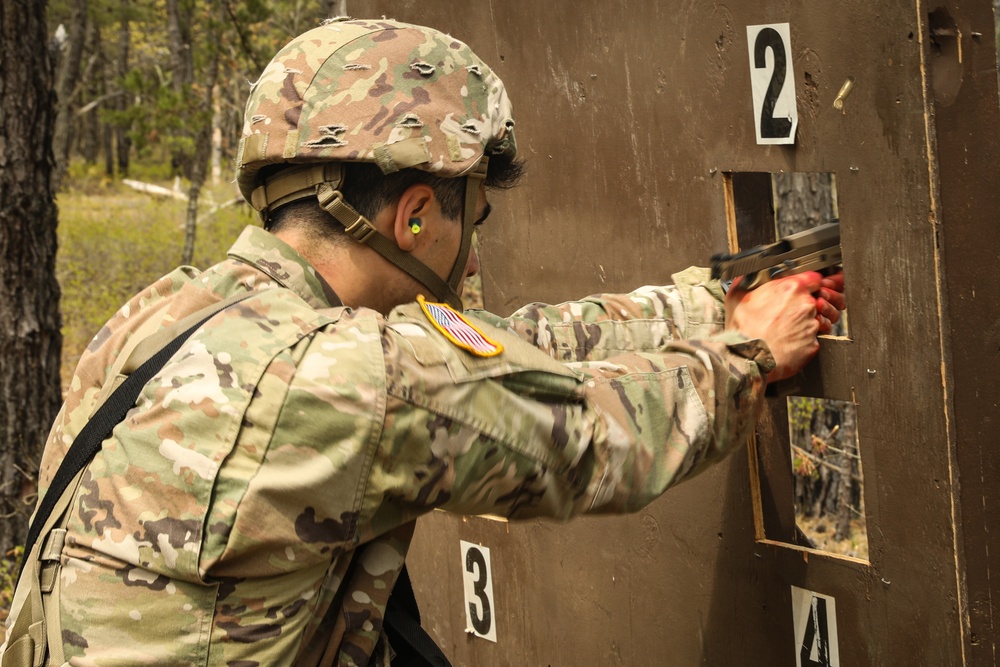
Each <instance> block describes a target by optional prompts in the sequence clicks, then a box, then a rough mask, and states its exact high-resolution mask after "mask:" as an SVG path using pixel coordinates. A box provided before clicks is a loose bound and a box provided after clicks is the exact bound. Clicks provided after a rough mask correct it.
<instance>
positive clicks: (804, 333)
mask: <svg viewBox="0 0 1000 667" xmlns="http://www.w3.org/2000/svg"><path fill="white" fill-rule="evenodd" d="M822 279H823V277H822V276H821V275H820V274H818V273H816V272H815V271H807V272H806V273H800V274H797V275H794V276H789V277H788V278H780V279H777V280H772V281H770V282H767V283H764V284H763V285H761V286H760V287H758V288H757V289H754V290H751V291H747V290H742V289H740V287H739V283H738V282H737V281H734V282H733V285H732V287H731V288H730V289H729V293H728V294H726V328H727V329H736V330H737V331H739V332H740V333H742V334H743V335H744V336H747V337H749V338H760V339H762V340H763V341H764V342H766V343H767V346H768V348H770V350H771V354H772V355H773V356H774V361H775V363H776V366H775V368H774V370H773V371H771V372H770V373H768V375H767V381H768V382H775V381H777V380H784V379H786V378H790V377H792V376H794V375H795V374H796V373H798V372H799V371H800V370H802V367H803V366H805V365H806V364H807V363H808V362H809V360H810V359H812V358H813V357H814V356H816V353H817V352H818V351H819V341H818V340H817V339H816V336H817V335H818V334H819V330H820V324H819V321H818V320H817V310H816V307H817V304H816V298H815V297H814V296H813V294H815V293H816V292H818V291H819V288H820V286H821V282H822Z"/></svg>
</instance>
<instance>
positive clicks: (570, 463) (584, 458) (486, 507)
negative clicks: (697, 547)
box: [367, 311, 773, 521]
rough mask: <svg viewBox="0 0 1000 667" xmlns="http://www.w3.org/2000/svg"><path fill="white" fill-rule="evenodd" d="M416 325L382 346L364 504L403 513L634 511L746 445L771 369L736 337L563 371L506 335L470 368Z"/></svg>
mask: <svg viewBox="0 0 1000 667" xmlns="http://www.w3.org/2000/svg"><path fill="white" fill-rule="evenodd" d="M409 312H411V313H412V312H413V311H409ZM417 312H419V311H417ZM397 313H398V311H397ZM425 324H426V323H421V322H420V321H419V317H418V316H416V315H414V316H413V317H409V318H404V317H403V316H402V314H397V316H396V318H395V319H392V318H391V319H390V322H389V324H388V325H387V326H386V328H385V333H384V337H383V348H384V352H385V358H386V394H387V399H386V400H387V404H386V416H385V421H384V427H383V431H382V434H381V439H380V442H379V445H378V448H377V451H376V455H375V465H374V466H373V469H372V470H373V472H372V476H371V478H370V480H369V482H368V489H367V493H368V494H369V495H370V496H371V497H370V498H369V503H370V507H371V508H374V507H375V506H377V505H382V504H384V501H385V499H387V498H391V499H392V501H393V502H391V503H389V506H391V507H392V508H393V510H392V511H393V512H399V513H402V514H403V515H408V514H410V513H412V515H413V516H416V515H419V514H421V513H423V512H425V511H427V508H429V507H442V508H445V509H449V510H452V511H456V512H460V513H466V514H499V515H504V516H510V517H517V518H523V517H530V516H552V517H558V518H565V517H569V516H571V515H573V514H576V513H580V512H623V511H634V510H636V509H638V508H640V507H642V506H644V505H646V504H648V503H649V502H650V501H652V500H653V499H654V498H656V497H657V496H658V495H660V494H661V493H662V492H663V491H664V490H666V489H667V488H668V487H670V486H671V485H673V484H676V483H677V482H679V481H681V480H683V479H685V478H687V477H690V476H692V475H694V474H695V473H697V472H699V471H700V470H702V469H704V468H705V467H706V465H707V464H708V463H710V462H713V461H716V460H718V459H720V458H721V457H723V456H725V455H726V454H727V453H728V452H729V451H731V450H732V449H734V448H736V447H738V446H739V445H740V444H741V443H743V442H744V441H745V438H746V437H747V436H748V435H749V433H750V430H751V429H752V426H753V423H754V420H755V417H756V414H757V408H758V405H759V403H760V398H761V394H762V392H763V380H762V375H763V374H766V372H767V371H769V370H770V368H771V367H772V365H773V360H772V359H771V356H770V353H769V352H768V351H767V348H766V347H765V346H764V345H763V343H762V342H761V341H751V340H746V339H745V338H744V337H742V336H741V335H740V334H738V333H736V332H725V333H720V334H716V335H714V336H710V337H707V338H703V339H700V340H696V341H695V340H689V341H683V340H672V341H668V342H665V343H663V344H662V345H661V346H660V349H659V350H658V351H657V352H628V353H623V354H617V355H614V356H611V355H610V354H608V355H604V358H602V359H599V360H589V361H583V362H571V363H566V364H564V363H560V362H557V361H555V360H553V359H551V357H549V356H548V355H546V354H543V353H540V352H539V351H538V350H537V349H536V348H534V347H533V346H530V345H526V344H525V343H524V342H523V341H521V340H519V339H518V338H517V337H516V336H514V335H513V334H509V333H507V332H504V331H502V330H501V331H498V332H496V333H497V335H496V338H497V339H498V341H499V342H501V343H502V344H503V345H504V346H505V348H506V349H505V350H504V352H503V354H501V355H500V356H497V357H494V358H478V357H474V356H472V355H471V354H468V353H466V352H464V351H460V350H457V349H456V348H454V347H453V346H451V345H450V344H449V343H448V342H447V341H446V340H445V339H444V337H443V336H441V335H440V334H438V332H436V331H435V330H434V329H433V328H432V327H429V326H425ZM488 333H489V335H491V336H492V335H493V333H494V332H492V331H490V332H488ZM403 518H406V517H404V516H395V517H393V519H394V521H399V520H402V519H403Z"/></svg>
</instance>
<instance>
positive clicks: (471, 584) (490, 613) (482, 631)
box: [459, 540, 497, 642]
mask: <svg viewBox="0 0 1000 667" xmlns="http://www.w3.org/2000/svg"><path fill="white" fill-rule="evenodd" d="M459 545H460V546H461V547H462V578H463V580H464V582H465V631H466V632H468V633H470V634H473V635H476V636H477V637H482V638H483V639H489V640H490V641H491V642H495V641H496V640H497V626H496V623H495V622H494V611H495V610H494V605H493V575H492V573H491V572H490V550H489V549H487V548H486V547H481V546H479V545H477V544H472V543H471V542H466V541H465V540H459Z"/></svg>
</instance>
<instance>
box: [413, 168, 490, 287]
mask: <svg viewBox="0 0 1000 667" xmlns="http://www.w3.org/2000/svg"><path fill="white" fill-rule="evenodd" d="M489 211H490V205H489V203H488V202H487V201H486V189H485V188H482V187H480V189H479V199H478V201H477V202H476V218H475V220H476V223H477V224H481V223H482V222H484V221H485V219H486V216H488V215H489ZM425 232H429V233H428V236H427V237H425V238H424V239H422V241H423V244H422V246H423V247H422V248H421V251H419V252H418V253H415V254H418V259H420V261H422V262H424V263H425V264H426V265H427V266H428V267H430V268H431V269H432V270H433V271H434V273H436V274H437V275H438V276H440V277H441V279H442V280H445V281H447V280H448V277H449V276H450V275H451V271H452V267H454V266H455V260H456V259H457V258H458V252H459V250H460V249H461V245H462V223H461V221H460V220H450V219H448V218H445V217H444V216H443V215H441V214H440V211H439V210H438V212H437V214H436V215H435V216H433V217H432V218H431V219H429V220H427V221H426V222H425V225H424V231H422V232H421V234H423V233H425ZM419 255H423V257H420V256H419ZM477 273H479V254H478V253H477V252H476V250H475V248H473V249H471V250H470V251H469V259H468V261H467V263H466V266H465V277H467V278H468V277H469V276H474V275H476V274H477ZM463 287H464V284H463V285H459V289H458V294H459V296H461V295H462V290H463Z"/></svg>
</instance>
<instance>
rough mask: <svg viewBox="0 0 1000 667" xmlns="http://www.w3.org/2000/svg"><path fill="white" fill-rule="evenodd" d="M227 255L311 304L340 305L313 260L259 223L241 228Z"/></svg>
mask: <svg viewBox="0 0 1000 667" xmlns="http://www.w3.org/2000/svg"><path fill="white" fill-rule="evenodd" d="M229 256H230V257H232V258H233V259H236V260H239V261H241V262H246V263H247V264H249V265H251V266H253V267H254V268H256V269H257V270H259V271H263V272H264V273H266V274H267V275H269V276H270V277H271V278H273V279H274V280H275V282H277V283H278V284H279V285H281V286H282V287H284V288H286V289H289V290H291V291H293V292H295V293H296V294H297V295H298V296H300V297H302V299H303V300H305V302H306V303H308V304H309V305H310V306H312V307H313V308H329V307H331V306H339V305H341V303H340V299H339V298H337V294H336V293H335V292H334V291H333V288H331V287H330V285H329V284H328V283H327V282H326V281H325V280H324V279H323V277H322V276H321V275H320V274H319V272H318V271H316V269H315V268H313V266H312V264H310V263H309V262H307V261H306V259H305V258H304V257H303V256H302V255H300V254H299V253H298V252H296V251H295V249H294V248H292V246H290V245H288V244H287V243H285V242H284V241H282V240H281V239H279V238H278V237H276V236H275V235H274V234H271V233H270V232H266V231H264V230H263V229H261V228H260V227H252V226H251V227H247V228H246V229H244V230H243V233H242V234H240V236H239V238H238V239H236V243H234V244H233V247H232V248H230V249H229Z"/></svg>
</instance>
